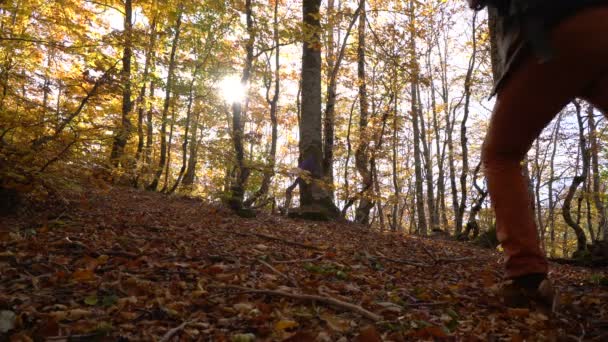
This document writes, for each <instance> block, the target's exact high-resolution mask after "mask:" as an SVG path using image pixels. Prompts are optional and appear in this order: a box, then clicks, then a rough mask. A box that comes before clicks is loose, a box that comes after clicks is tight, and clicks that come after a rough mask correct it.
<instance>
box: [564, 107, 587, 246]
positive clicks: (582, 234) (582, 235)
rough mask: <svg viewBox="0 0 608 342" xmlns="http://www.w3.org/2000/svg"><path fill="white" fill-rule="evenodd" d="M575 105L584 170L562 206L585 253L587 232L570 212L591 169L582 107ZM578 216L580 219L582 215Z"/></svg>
mask: <svg viewBox="0 0 608 342" xmlns="http://www.w3.org/2000/svg"><path fill="white" fill-rule="evenodd" d="M573 103H574V105H575V106H576V118H577V121H578V128H579V148H580V151H581V160H582V163H583V170H582V171H581V173H580V176H575V177H574V178H573V179H572V184H570V189H569V190H568V194H567V195H566V198H565V199H564V204H563V206H562V215H563V217H564V220H565V221H566V223H567V224H568V226H570V227H571V228H572V230H574V234H575V235H576V240H577V251H584V250H585V249H586V248H587V238H586V237H585V232H584V231H583V229H582V228H581V226H580V224H579V223H578V222H576V221H574V219H573V218H572V214H571V213H570V211H571V206H572V199H573V198H574V195H575V194H576V189H577V188H578V186H579V185H580V184H581V183H583V182H584V181H585V179H586V178H587V171H588V169H589V150H588V148H587V142H586V138H585V130H584V127H583V118H582V115H581V106H580V104H578V103H577V102H576V101H574V102H573ZM578 216H579V219H580V215H578Z"/></svg>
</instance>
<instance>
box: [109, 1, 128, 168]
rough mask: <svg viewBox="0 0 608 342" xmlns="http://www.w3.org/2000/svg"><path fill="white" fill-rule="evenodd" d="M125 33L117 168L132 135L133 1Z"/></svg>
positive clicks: (115, 155) (115, 149)
mask: <svg viewBox="0 0 608 342" xmlns="http://www.w3.org/2000/svg"><path fill="white" fill-rule="evenodd" d="M124 4H125V6H124V10H125V20H124V25H125V32H124V49H123V55H122V72H121V84H122V88H123V90H122V117H121V124H120V127H119V128H118V131H117V133H116V135H115V136H114V142H113V144H112V153H111V156H110V159H111V161H112V165H114V166H115V167H117V166H118V165H119V164H120V163H121V158H123V155H124V152H125V147H126V146H127V141H128V140H129V136H130V134H131V128H132V124H131V120H130V118H129V116H130V114H131V107H132V103H131V58H132V57H133V51H132V46H131V45H132V34H133V7H132V3H131V0H125V2H124Z"/></svg>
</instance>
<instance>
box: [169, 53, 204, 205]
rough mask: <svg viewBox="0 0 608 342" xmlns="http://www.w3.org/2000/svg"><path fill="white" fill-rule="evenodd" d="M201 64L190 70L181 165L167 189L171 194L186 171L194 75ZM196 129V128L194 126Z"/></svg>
mask: <svg viewBox="0 0 608 342" xmlns="http://www.w3.org/2000/svg"><path fill="white" fill-rule="evenodd" d="M200 68H201V65H200V64H196V66H195V67H194V70H193V72H192V80H190V87H189V91H188V106H187V109H186V122H185V123H184V142H183V143H182V167H181V168H180V170H179V173H178V175H177V179H176V180H175V184H173V186H172V187H171V189H170V190H169V193H170V194H172V193H174V192H175V190H177V187H178V186H179V183H180V182H181V181H182V179H183V177H184V172H185V171H186V166H187V162H188V138H189V136H188V134H189V133H190V120H191V117H192V103H193V102H194V84H195V83H196V77H197V75H198V71H199V70H200ZM195 129H196V128H195Z"/></svg>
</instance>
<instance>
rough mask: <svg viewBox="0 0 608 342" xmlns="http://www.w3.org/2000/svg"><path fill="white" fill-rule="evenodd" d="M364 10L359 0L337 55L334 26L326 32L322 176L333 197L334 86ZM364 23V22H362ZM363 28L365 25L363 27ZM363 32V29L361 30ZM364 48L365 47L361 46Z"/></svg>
mask: <svg viewBox="0 0 608 342" xmlns="http://www.w3.org/2000/svg"><path fill="white" fill-rule="evenodd" d="M333 9H334V0H329V1H328V3H327V12H328V13H329V15H330V16H331V15H333V12H334V11H333ZM364 11H365V0H360V3H359V7H357V10H356V11H355V13H354V14H353V17H352V19H351V21H350V24H349V26H348V29H347V30H346V34H345V36H344V41H343V42H342V45H341V46H340V51H339V52H338V55H337V56H336V55H335V51H334V50H335V46H334V45H335V40H334V33H333V30H334V27H333V25H330V27H329V29H328V32H327V69H328V82H327V96H326V105H325V116H324V118H323V139H324V143H323V177H324V179H325V181H326V182H327V183H328V184H329V185H330V186H329V187H328V188H329V189H328V190H329V191H328V192H329V194H330V196H331V197H332V198H333V197H334V191H333V180H334V171H333V163H334V145H335V143H334V141H335V136H334V126H335V121H336V119H335V114H336V109H335V106H336V87H337V83H338V82H337V81H338V73H339V71H340V66H341V64H342V60H343V59H344V55H345V52H346V47H347V46H348V45H347V42H348V37H349V36H350V33H351V31H352V28H353V26H354V25H355V23H356V22H357V18H359V25H361V20H362V19H361V18H362V17H361V15H360V14H361V13H364ZM363 20H365V15H363ZM364 25H365V22H364ZM363 30H365V27H363ZM363 32H365V31H363ZM364 34H365V33H364ZM363 48H365V47H363Z"/></svg>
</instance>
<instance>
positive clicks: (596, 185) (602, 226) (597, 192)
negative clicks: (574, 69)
mask: <svg viewBox="0 0 608 342" xmlns="http://www.w3.org/2000/svg"><path fill="white" fill-rule="evenodd" d="M593 114H594V110H593V107H592V106H589V111H588V112H587V116H588V121H589V131H590V132H589V139H590V140H591V141H590V143H591V171H592V173H593V203H594V204H595V210H596V211H597V214H598V215H599V223H598V227H597V229H598V234H597V237H598V238H599V236H600V234H601V233H602V232H603V233H604V241H608V236H606V235H607V234H608V233H607V232H608V227H607V225H608V223H607V222H606V208H605V207H604V201H603V200H602V198H601V195H602V190H601V183H600V177H601V174H600V170H599V161H598V159H599V158H598V153H599V144H598V137H597V135H598V131H597V126H596V123H595V117H594V115H593ZM592 239H593V235H592Z"/></svg>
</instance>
